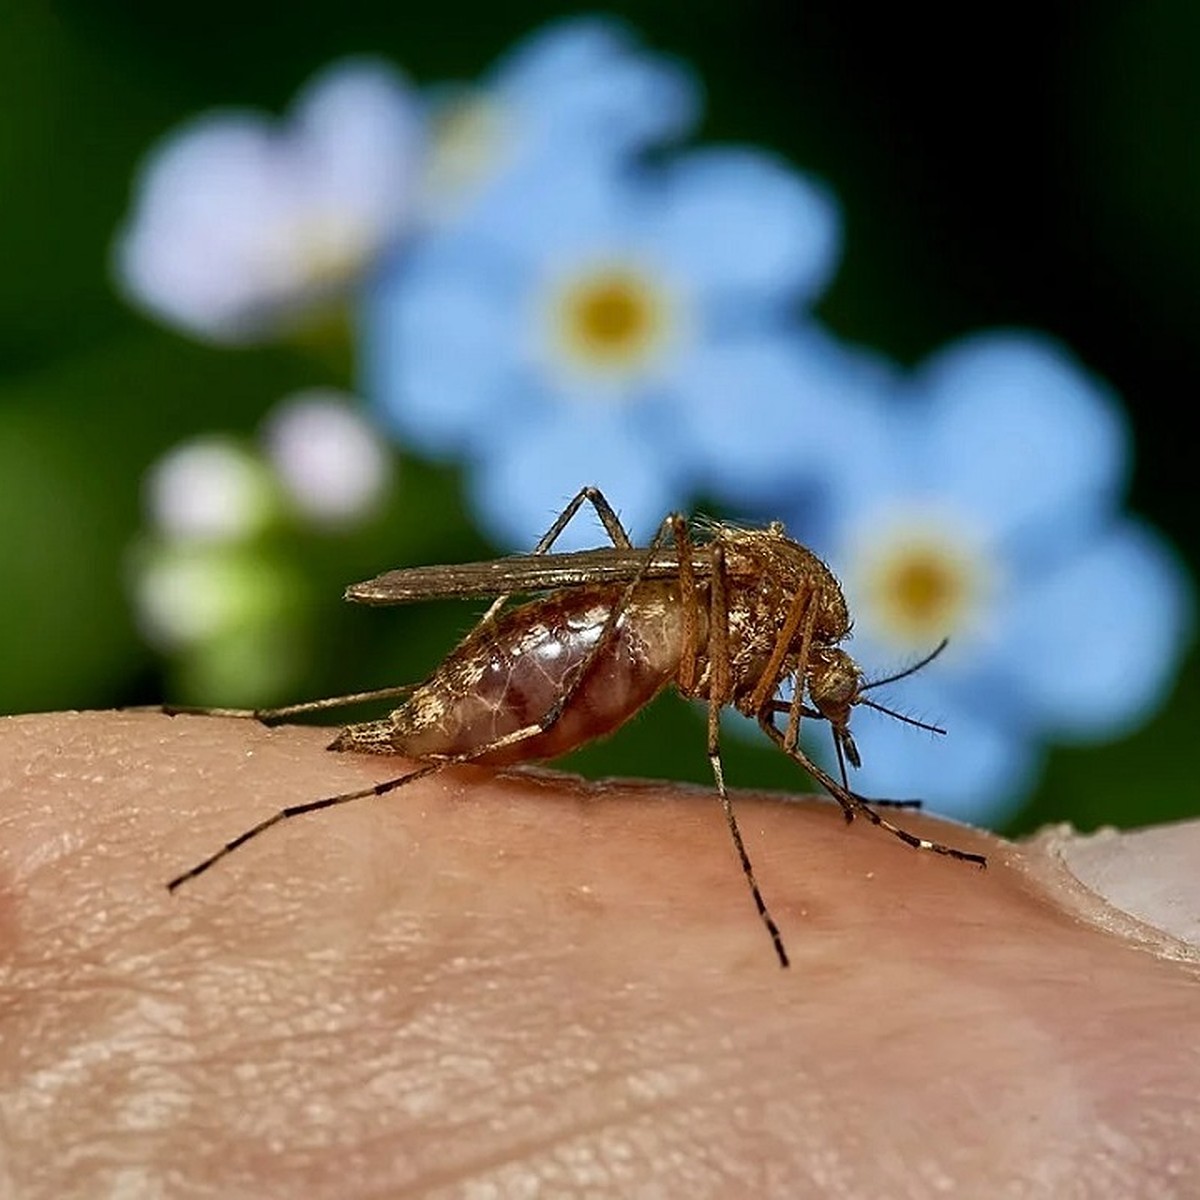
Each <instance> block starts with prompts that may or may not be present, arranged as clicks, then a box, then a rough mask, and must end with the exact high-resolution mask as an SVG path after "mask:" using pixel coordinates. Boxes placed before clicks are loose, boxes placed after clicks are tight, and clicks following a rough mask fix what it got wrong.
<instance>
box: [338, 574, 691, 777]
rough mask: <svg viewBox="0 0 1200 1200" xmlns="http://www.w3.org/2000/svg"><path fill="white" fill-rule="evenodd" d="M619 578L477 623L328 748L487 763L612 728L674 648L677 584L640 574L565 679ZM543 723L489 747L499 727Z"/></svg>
mask: <svg viewBox="0 0 1200 1200" xmlns="http://www.w3.org/2000/svg"><path fill="white" fill-rule="evenodd" d="M624 591H625V589H624V588H623V587H620V586H616V585H612V586H607V585H606V586H601V587H593V588H579V589H573V590H572V591H569V592H562V593H558V594H556V595H553V596H548V597H546V598H545V599H543V600H535V601H532V602H531V603H529V604H524V605H521V606H520V607H518V608H514V609H511V610H509V611H508V612H506V613H504V614H503V615H501V616H500V617H499V618H498V619H497V620H496V621H495V622H493V623H492V624H490V625H487V626H484V627H483V628H481V629H477V630H476V631H475V632H474V633H472V634H471V635H470V636H469V637H468V638H467V639H466V640H465V641H463V642H462V643H460V644H459V646H458V647H457V648H456V649H455V650H454V651H453V652H452V653H451V654H450V656H449V657H448V658H447V659H446V660H445V661H444V662H443V663H442V665H441V666H440V667H439V668H438V669H437V671H436V672H435V673H434V674H433V675H432V676H431V677H430V678H429V679H427V680H426V681H425V682H424V683H423V684H421V685H420V686H419V687H418V688H417V689H416V690H415V691H414V692H413V694H412V695H411V696H410V697H409V698H408V700H407V701H406V702H405V703H404V704H403V705H402V706H401V707H400V708H398V709H396V710H395V711H394V712H393V713H392V714H391V715H390V716H389V717H388V718H387V719H386V720H384V721H373V722H369V723H367V724H365V725H352V726H350V727H349V728H348V729H346V730H345V731H343V733H342V734H341V736H340V737H339V738H338V740H337V741H336V742H335V743H334V746H333V747H332V748H334V749H339V750H368V751H375V752H384V753H394V754H402V755H404V756H405V757H406V758H440V757H443V756H460V755H461V756H466V757H469V758H470V760H471V761H472V762H479V763H487V764H489V765H493V766H496V765H503V764H506V763H517V762H529V761H533V760H537V759H547V758H557V757H558V756H559V755H561V754H566V753H567V752H568V751H570V750H573V749H575V748H576V747H577V746H580V745H582V744H583V743H585V742H588V741H591V740H592V739H593V738H597V737H602V736H604V735H605V734H607V733H611V732H612V731H613V730H614V729H616V728H617V727H618V726H619V725H622V724H623V723H624V722H625V721H627V720H628V719H629V718H630V717H631V716H633V715H634V713H636V712H637V711H638V710H639V709H640V708H642V707H643V706H644V705H646V704H647V703H648V702H649V701H650V700H651V699H653V697H654V696H655V695H656V694H657V693H658V692H660V691H661V690H662V689H663V688H664V687H665V686H666V685H667V684H668V683H670V682H671V681H672V679H673V678H674V677H675V674H676V672H677V670H678V667H679V660H680V655H681V653H682V649H683V619H684V618H683V611H684V606H683V605H682V604H681V603H680V601H679V591H678V585H677V584H675V583H667V582H647V583H643V584H641V585H639V586H638V587H637V589H636V591H635V593H634V595H633V597H632V599H631V600H630V602H629V603H628V604H627V605H626V606H625V608H624V611H623V612H622V613H621V616H620V617H619V618H618V620H617V624H616V627H615V629H614V630H613V632H612V634H611V635H610V640H609V642H608V645H607V646H606V647H605V649H603V650H602V651H601V652H600V653H599V654H598V655H597V656H596V657H595V659H594V660H593V661H592V663H591V665H590V668H589V670H588V673H587V676H586V677H585V678H583V679H582V680H580V681H579V684H578V686H577V687H576V688H575V689H574V690H573V691H570V689H571V685H572V683H573V682H574V680H575V678H576V676H577V675H578V673H579V671H580V670H581V669H582V668H583V666H584V665H585V664H586V662H587V659H588V656H589V653H590V652H591V651H592V649H593V647H594V646H595V645H596V643H597V642H598V641H599V639H600V638H601V636H602V635H603V632H604V628H605V624H606V622H607V621H608V618H609V615H610V613H611V612H612V610H613V609H614V608H615V607H617V606H619V605H620V603H621V600H622V597H623V595H624ZM568 692H569V698H568V700H567V702H566V704H565V706H564V707H563V708H562V711H561V713H560V715H559V716H558V719H557V720H556V721H553V723H551V724H550V725H549V727H548V728H546V729H544V730H543V731H542V732H534V733H532V734H531V735H530V736H529V737H526V738H523V739H521V740H520V741H516V742H513V743H510V744H508V745H502V746H500V747H498V748H496V749H492V750H487V749H486V747H488V746H490V745H492V744H493V743H495V742H497V741H500V740H501V739H502V738H504V737H506V736H507V735H510V734H514V733H516V732H517V731H519V730H522V729H529V728H531V727H536V726H538V725H539V724H543V723H544V722H545V719H546V718H547V715H548V714H550V713H551V712H552V711H553V709H554V707H555V705H556V704H558V703H560V702H561V699H562V697H563V696H564V695H567V694H568Z"/></svg>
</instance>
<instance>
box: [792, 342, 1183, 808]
mask: <svg viewBox="0 0 1200 1200" xmlns="http://www.w3.org/2000/svg"><path fill="white" fill-rule="evenodd" d="M903 392H904V394H901V395H899V396H897V397H895V400H894V403H893V404H892V405H890V406H889V407H887V408H884V409H881V410H880V412H879V414H878V422H877V425H876V428H875V433H874V435H873V436H872V435H870V434H869V433H868V432H865V427H864V430H860V434H861V436H860V437H859V438H858V440H857V441H856V443H855V444H854V445H853V446H852V447H848V457H847V458H846V459H845V460H844V469H843V471H841V472H839V473H837V474H836V475H834V476H831V478H830V480H829V489H830V503H829V507H828V512H829V514H830V520H829V523H828V525H827V527H826V530H825V533H824V535H823V536H818V538H817V541H816V545H815V547H814V548H816V549H817V550H818V551H820V552H822V553H823V555H824V556H825V557H826V558H827V559H828V561H829V562H830V563H831V564H832V565H833V567H834V569H835V570H836V571H838V573H839V574H840V575H841V577H842V581H843V584H844V586H845V590H846V594H847V599H848V601H849V604H850V609H851V612H852V614H853V615H854V617H855V640H854V642H853V643H852V646H851V648H852V650H853V653H854V655H855V658H856V659H857V661H858V662H859V664H860V665H861V666H862V667H863V668H864V669H865V670H866V671H867V672H868V677H869V675H870V673H872V672H874V673H876V674H877V675H882V674H885V673H888V672H891V671H893V670H894V669H895V668H896V667H897V666H903V665H904V664H905V663H906V662H913V661H915V660H917V659H918V658H920V657H922V656H923V655H924V654H926V653H927V652H928V651H930V650H931V649H932V648H933V647H935V646H936V645H937V644H938V643H939V642H940V641H941V640H942V639H943V638H949V646H948V648H947V649H946V650H945V652H944V653H942V654H941V655H940V656H939V657H938V658H937V659H936V660H935V661H934V662H933V663H931V664H930V665H929V666H927V667H925V668H923V669H922V670H920V671H919V672H917V673H915V674H914V675H911V676H909V677H907V678H905V679H904V680H903V681H902V682H899V683H897V684H895V685H894V686H892V687H889V688H887V689H882V690H883V691H884V692H885V693H887V694H882V695H881V694H879V693H871V698H872V699H876V700H878V701H879V702H881V703H884V704H889V703H890V704H891V705H893V706H894V707H895V708H896V709H897V710H898V711H900V712H902V713H904V714H905V715H908V716H911V717H914V718H917V719H920V720H924V721H931V722H934V723H936V724H938V725H942V726H944V727H945V728H946V729H947V730H948V735H947V736H946V737H938V736H935V735H933V734H930V733H926V732H922V731H920V730H914V729H912V728H911V727H908V726H905V725H904V724H903V723H901V722H899V721H896V720H894V719H891V718H889V717H887V716H886V715H884V714H881V713H878V712H872V711H871V710H869V709H868V708H866V707H865V706H860V707H859V709H858V710H857V711H856V714H855V730H856V738H857V740H858V744H859V748H860V750H861V752H862V757H863V767H862V769H861V770H860V771H859V772H857V773H856V775H855V778H854V779H853V780H852V783H853V785H854V787H855V789H856V790H858V791H861V792H863V793H864V794H865V795H875V796H890V797H910V796H918V797H921V798H923V799H924V800H926V801H928V803H929V804H930V805H931V806H932V807H934V808H936V809H937V810H939V811H942V812H946V813H949V814H952V815H955V816H959V817H964V818H971V819H973V820H979V821H984V822H987V821H994V820H995V819H997V818H999V817H1001V816H1003V814H1004V813H1005V812H1007V811H1009V810H1010V809H1011V807H1012V806H1013V804H1014V803H1015V802H1016V801H1017V800H1018V799H1019V797H1020V796H1021V794H1022V792H1023V791H1024V790H1026V789H1027V788H1028V787H1029V786H1030V785H1031V784H1032V782H1033V781H1034V780H1035V778H1036V775H1037V773H1038V770H1039V766H1040V761H1041V758H1042V755H1043V745H1044V743H1045V741H1046V740H1048V739H1073V740H1074V739H1079V740H1082V739H1089V738H1102V737H1109V736H1112V735H1114V734H1117V733H1120V732H1123V731H1126V730H1128V729H1130V728H1132V727H1133V726H1134V725H1136V724H1137V723H1138V722H1139V721H1141V720H1143V719H1144V718H1145V717H1146V716H1147V715H1148V713H1149V712H1150V711H1151V710H1152V709H1153V708H1154V706H1155V705H1156V704H1157V703H1159V702H1160V701H1161V699H1162V697H1163V695H1164V693H1165V691H1166V689H1167V687H1168V686H1169V684H1170V682H1171V680H1172V677H1173V675H1174V672H1175V669H1176V667H1177V665H1178V661H1179V658H1180V655H1181V654H1182V651H1183V649H1184V647H1185V643H1186V640H1187V634H1188V631H1189V627H1190V611H1191V597H1190V591H1189V585H1188V582H1187V579H1186V577H1185V574H1184V572H1183V569H1182V568H1181V566H1180V564H1179V563H1178V561H1177V560H1176V559H1175V558H1174V556H1173V554H1172V553H1171V552H1170V550H1169V549H1168V548H1167V546H1166V545H1165V544H1164V542H1163V541H1162V539H1160V538H1159V537H1158V536H1157V535H1156V534H1155V533H1154V532H1153V531H1152V530H1150V529H1149V528H1147V527H1146V526H1145V525H1144V524H1142V523H1141V522H1139V521H1137V520H1135V519H1133V518H1131V517H1129V516H1126V515H1122V514H1121V513H1120V512H1119V508H1118V506H1119V502H1120V499H1121V495H1122V491H1123V488H1124V484H1125V480H1126V475H1127V472H1128V468H1129V437H1128V432H1127V429H1126V426H1125V421H1124V418H1123V414H1122V413H1121V411H1120V409H1119V407H1118V405H1117V403H1116V400H1115V398H1114V397H1113V396H1112V395H1111V394H1110V393H1109V391H1108V390H1107V388H1105V387H1104V386H1103V385H1102V384H1100V383H1099V382H1098V381H1097V380H1095V379H1094V378H1092V377H1090V376H1089V375H1087V374H1086V373H1085V372H1084V371H1083V370H1082V369H1081V368H1080V367H1079V366H1078V365H1077V364H1076V363H1075V362H1074V361H1073V360H1072V359H1071V358H1070V357H1069V356H1068V355H1067V354H1066V353H1065V352H1064V351H1063V350H1062V349H1061V348H1059V347H1058V346H1057V345H1055V344H1054V343H1052V342H1051V341H1049V340H1048V339H1044V338H1037V337H1034V336H1032V335H1020V334H1015V333H1013V334H988V335H981V336H976V337H973V338H969V339H966V340H964V341H962V342H959V343H957V344H955V345H953V346H951V347H949V348H948V349H947V350H945V351H943V352H942V353H940V354H939V355H937V356H935V357H934V358H933V359H932V361H930V362H929V363H928V364H927V365H926V366H925V367H924V368H923V369H921V370H920V371H918V372H917V373H916V374H915V376H914V378H913V379H912V380H911V382H910V383H909V385H908V386H907V387H905V388H904V389H903ZM785 515H786V514H785ZM797 515H800V514H797Z"/></svg>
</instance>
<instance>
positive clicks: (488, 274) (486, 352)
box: [362, 240, 523, 457]
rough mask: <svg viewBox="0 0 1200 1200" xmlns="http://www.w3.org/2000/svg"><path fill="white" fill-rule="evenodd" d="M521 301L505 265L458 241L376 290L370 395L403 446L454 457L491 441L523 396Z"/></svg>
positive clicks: (366, 362) (367, 360) (369, 344)
mask: <svg viewBox="0 0 1200 1200" xmlns="http://www.w3.org/2000/svg"><path fill="white" fill-rule="evenodd" d="M518 295H519V293H518V284H517V282H515V281H514V280H513V279H512V278H511V277H510V275H509V273H508V270H507V268H506V265H505V264H504V263H503V262H502V261H501V260H500V259H499V258H497V257H496V256H491V257H488V256H485V255H483V254H482V253H474V252H472V250H471V248H470V247H468V246H466V245H464V244H461V243H458V242H454V241H450V240H442V241H439V242H438V243H436V244H435V245H433V246H430V247H429V249H428V250H427V251H426V252H424V253H420V254H416V255H413V256H412V257H410V258H407V259H404V260H401V261H399V262H398V263H397V264H396V265H395V266H394V268H393V269H391V270H389V271H387V272H385V273H384V274H383V275H382V276H381V277H380V278H379V279H378V280H377V281H376V283H375V285H374V286H373V287H372V288H371V290H370V292H369V293H368V295H367V297H366V301H365V309H364V316H363V323H362V324H363V351H362V353H363V372H364V380H365V382H364V390H365V392H366V394H367V395H368V396H369V397H370V399H371V402H372V404H373V405H374V407H375V408H376V410H377V411H378V412H379V413H380V415H381V416H382V418H383V420H384V422H385V423H386V424H387V425H388V426H389V427H390V428H391V429H393V430H394V431H395V432H396V433H397V434H398V435H399V438H400V440H401V442H402V443H404V444H406V445H408V446H410V447H412V448H413V449H415V450H418V451H420V452H423V453H425V454H430V455H433V456H435V457H447V456H453V455H456V454H460V453H470V452H472V450H473V449H474V448H475V447H477V446H478V445H479V443H480V442H482V441H486V440H487V438H488V437H489V436H490V432H491V429H492V427H493V425H494V423H495V422H497V421H499V420H500V419H501V417H500V409H501V406H503V405H504V404H505V402H506V398H507V397H508V396H509V395H511V394H512V393H513V392H514V391H517V390H519V378H520V377H519V370H520V352H521V345H522V339H523V327H522V325H521V324H520V305H519V301H518ZM513 416H514V414H512V413H509V414H507V419H512V418H513Z"/></svg>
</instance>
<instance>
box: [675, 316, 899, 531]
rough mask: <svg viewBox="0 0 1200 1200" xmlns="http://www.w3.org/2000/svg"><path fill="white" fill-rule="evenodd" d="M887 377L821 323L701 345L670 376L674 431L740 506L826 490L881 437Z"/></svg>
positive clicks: (709, 481)
mask: <svg viewBox="0 0 1200 1200" xmlns="http://www.w3.org/2000/svg"><path fill="white" fill-rule="evenodd" d="M886 378H887V377H886V375H885V373H884V372H883V371H882V370H881V369H880V367H879V366H878V364H877V363H875V362H874V361H872V360H870V359H867V358H866V357H865V356H861V355H858V354H856V353H855V352H854V351H853V350H851V349H850V348H849V347H846V346H844V345H842V344H840V343H838V342H836V341H835V340H834V339H832V338H830V337H829V336H828V335H827V334H825V333H824V332H823V331H821V330H819V329H818V328H816V327H815V326H810V327H808V328H799V329H796V330H786V331H785V330H783V329H774V328H770V327H767V328H763V329H761V330H758V331H755V332H753V333H748V334H746V335H744V336H738V337H732V338H726V339H722V340H708V341H703V342H701V343H699V344H698V345H696V346H695V347H694V349H693V350H692V351H691V352H690V353H689V354H687V355H686V357H684V358H683V360H682V361H681V362H680V364H679V367H678V369H677V371H676V372H675V374H674V376H673V379H672V382H673V383H674V385H675V386H676V388H677V391H678V403H679V407H680V412H679V421H678V424H677V433H676V437H677V438H678V440H679V441H680V442H681V444H683V445H688V444H690V447H691V449H690V454H691V455H692V456H693V457H694V459H695V461H696V464H697V470H698V471H700V472H701V474H702V478H703V479H704V480H705V486H706V487H709V488H712V489H713V490H715V491H717V492H718V493H719V494H721V495H723V496H726V497H729V498H730V499H731V500H732V501H733V502H734V503H735V504H737V505H739V506H741V507H743V508H746V507H750V508H753V509H762V508H764V507H769V506H771V505H775V506H778V505H779V503H780V497H781V496H783V497H789V498H794V497H800V496H805V495H807V494H808V491H809V490H810V489H811V488H812V487H814V486H815V487H817V488H818V489H819V490H821V491H822V492H825V491H826V490H828V486H829V484H830V483H831V478H830V477H831V476H839V475H841V474H843V473H844V472H845V471H846V469H847V464H848V462H849V461H851V459H852V457H853V455H854V453H855V448H856V447H859V446H861V445H863V444H864V443H867V442H872V441H874V440H876V438H877V436H880V435H879V434H877V432H876V430H877V426H878V424H879V421H880V413H879V400H880V396H881V392H882V389H883V386H884V382H885V380H886ZM789 503H790V500H789ZM782 515H784V514H783V513H782V512H781V511H775V512H772V514H771V516H772V517H778V516H782Z"/></svg>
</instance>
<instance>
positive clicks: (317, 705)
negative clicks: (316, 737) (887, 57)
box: [124, 683, 413, 725]
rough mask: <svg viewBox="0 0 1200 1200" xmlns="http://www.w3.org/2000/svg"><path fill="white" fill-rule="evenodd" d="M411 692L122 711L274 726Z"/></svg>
mask: <svg viewBox="0 0 1200 1200" xmlns="http://www.w3.org/2000/svg"><path fill="white" fill-rule="evenodd" d="M412 690H413V685H412V684H411V683H405V684H401V685H399V686H397V687H386V688H376V689H374V690H373V691H369V692H351V693H350V694H348V695H345V696H327V697H325V698H324V699H321V700H305V701H303V702H301V703H300V704H284V705H281V706H279V707H278V708H211V707H207V706H203V705H198V704H150V705H144V706H142V707H139V708H129V709H125V710H124V711H126V712H156V713H165V714H166V715H167V716H168V717H234V718H237V719H239V720H245V721H260V722H261V723H262V724H264V725H277V724H278V723H279V722H280V721H286V720H287V719H288V718H289V717H299V716H303V715H305V714H306V713H314V712H325V711H326V710H328V709H331V708H345V707H347V706H348V705H351V704H367V703H370V702H371V701H373V700H393V699H395V698H397V697H398V696H405V695H407V694H408V693H409V692H411V691H412Z"/></svg>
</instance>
